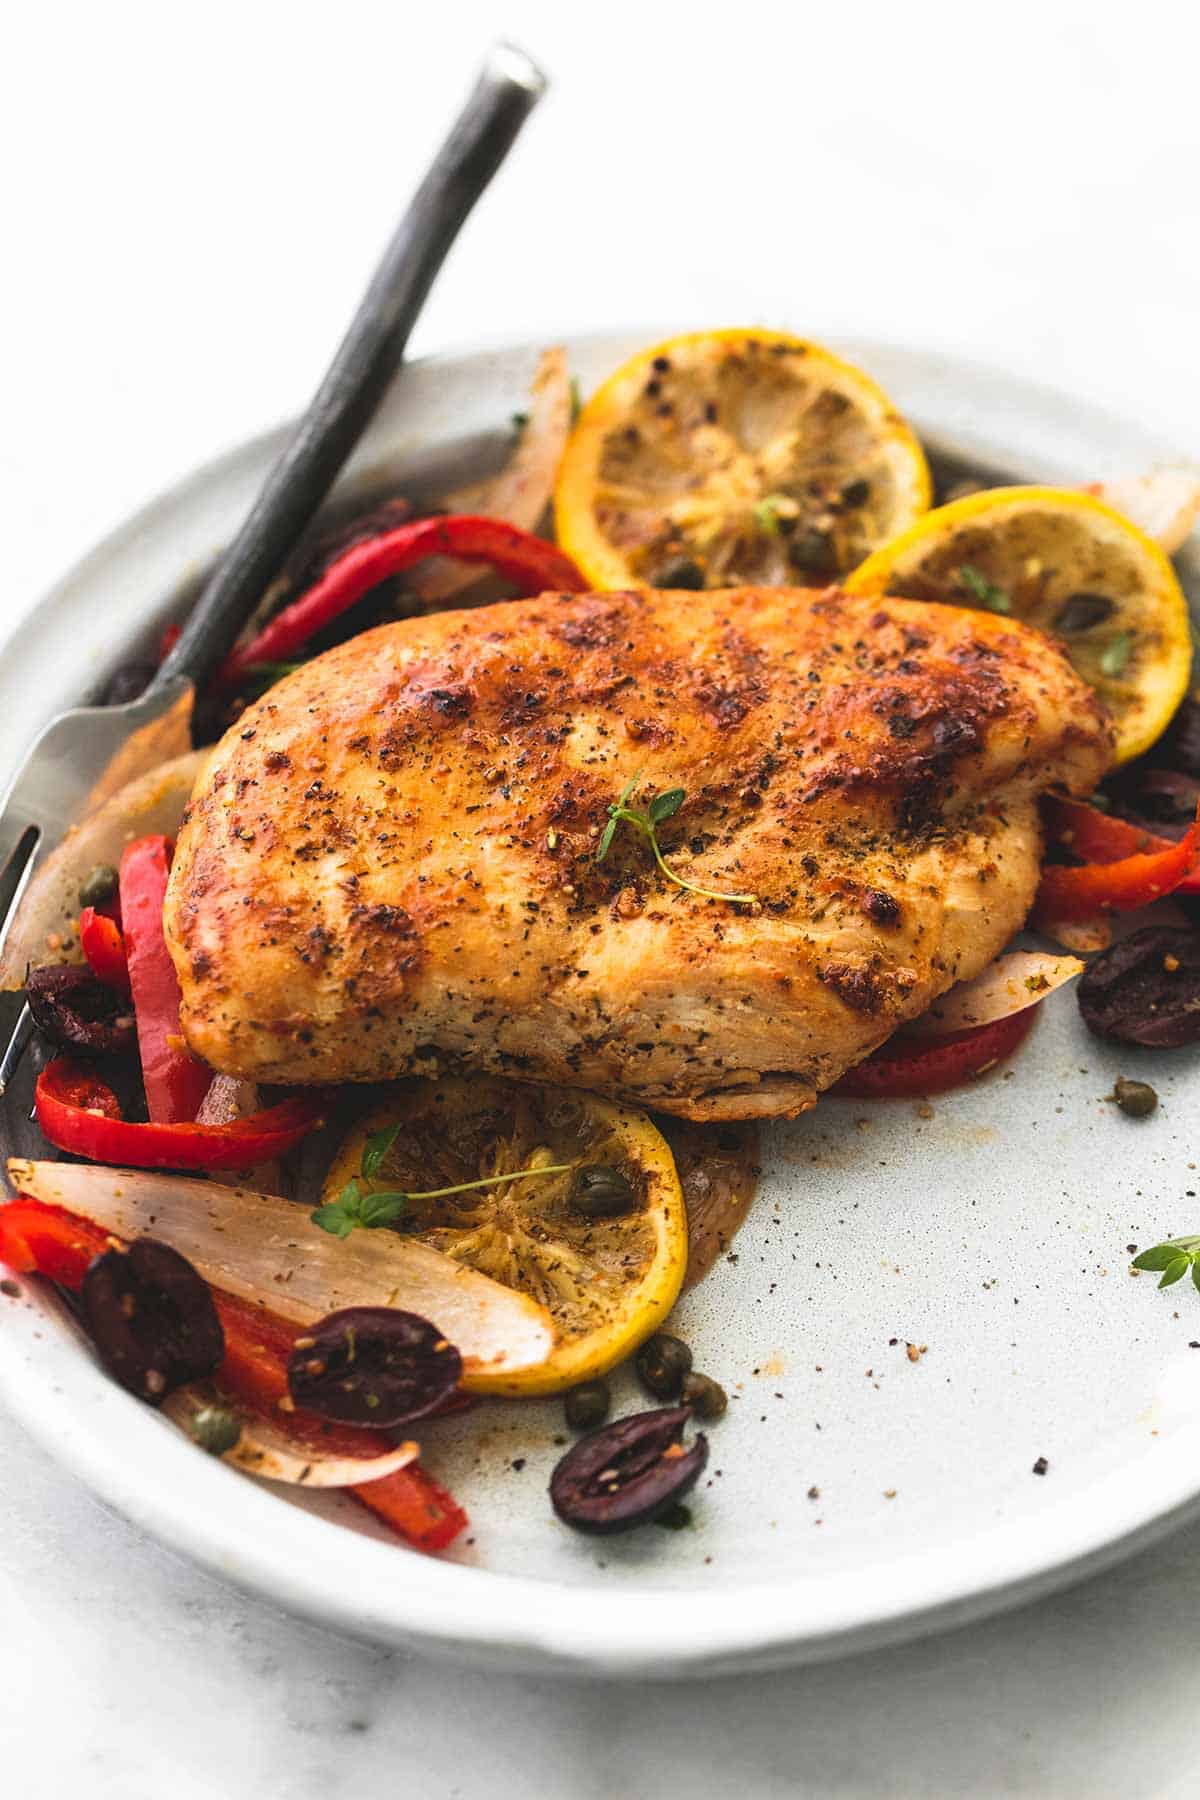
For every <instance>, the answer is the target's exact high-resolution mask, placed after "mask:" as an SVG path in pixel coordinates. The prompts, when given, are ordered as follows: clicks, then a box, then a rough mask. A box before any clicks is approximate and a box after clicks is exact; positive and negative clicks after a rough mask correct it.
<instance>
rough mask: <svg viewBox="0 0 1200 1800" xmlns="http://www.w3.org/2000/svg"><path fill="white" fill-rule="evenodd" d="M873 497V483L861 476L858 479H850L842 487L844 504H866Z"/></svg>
mask: <svg viewBox="0 0 1200 1800" xmlns="http://www.w3.org/2000/svg"><path fill="white" fill-rule="evenodd" d="M870 498H871V484H870V482H869V481H864V480H863V479H862V478H861V477H860V478H859V479H858V480H857V481H848V482H847V483H846V485H845V487H844V488H843V489H842V494H841V500H842V505H843V506H851V507H853V506H865V505H866V504H867V501H868V500H869V499H870Z"/></svg>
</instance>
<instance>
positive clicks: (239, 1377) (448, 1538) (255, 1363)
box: [0, 1198, 468, 1551]
mask: <svg viewBox="0 0 1200 1800" xmlns="http://www.w3.org/2000/svg"><path fill="white" fill-rule="evenodd" d="M114 1241H115V1240H114V1239H113V1238H112V1236H111V1235H110V1234H109V1233H108V1232H107V1231H105V1230H104V1229H103V1227H102V1226H99V1225H94V1224H93V1223H92V1222H91V1220H90V1219H83V1218H80V1217H79V1216H78V1215H77V1214H75V1213H69V1212H66V1211H64V1210H63V1209H62V1208H61V1207H57V1206H46V1205H45V1204H43V1202H41V1201H40V1200H27V1199H24V1198H22V1199H17V1200H11V1201H9V1202H8V1204H7V1205H0V1262H3V1263H7V1265H8V1267H9V1268H10V1269H13V1270H14V1271H15V1272H16V1273H17V1274H32V1273H35V1272H36V1273H37V1274H39V1275H45V1276H47V1277H48V1278H49V1279H50V1280H51V1281H57V1282H60V1283H61V1285H62V1286H63V1287H66V1288H70V1289H72V1290H73V1291H74V1290H78V1288H79V1287H80V1285H81V1283H82V1281H83V1277H84V1275H85V1274H86V1272H87V1269H88V1265H89V1264H90V1263H91V1262H92V1261H93V1259H94V1258H95V1257H97V1256H100V1255H101V1254H102V1253H103V1252H104V1251H105V1250H107V1249H109V1248H110V1247H111V1245H112V1244H113V1242H114ZM213 1298H214V1300H215V1301H216V1306H217V1312H218V1314H219V1315H220V1319H221V1328H222V1330H223V1331H224V1334H225V1360H224V1362H223V1363H222V1364H221V1367H220V1369H219V1370H218V1373H217V1383H218V1386H220V1387H223V1388H224V1389H225V1391H226V1392H227V1393H229V1394H231V1395H232V1396H233V1397H234V1398H235V1399H237V1400H240V1401H241V1402H242V1403H243V1404H244V1405H246V1406H249V1407H251V1408H252V1409H253V1410H254V1411H256V1412H259V1413H262V1414H263V1416H264V1417H266V1418H269V1419H270V1420H271V1421H272V1423H273V1424H274V1425H276V1426H277V1427H278V1428H279V1429H281V1430H283V1431H286V1432H287V1433H288V1434H289V1436H293V1437H295V1438H296V1439H297V1440H298V1441H299V1442H301V1443H307V1444H308V1445H309V1446H310V1447H312V1448H318V1447H320V1448H323V1449H325V1450H327V1451H332V1452H335V1453H338V1454H344V1455H346V1456H370V1455H378V1454H379V1452H380V1451H381V1450H382V1449H384V1448H385V1447H386V1446H387V1443H388V1440H387V1439H386V1438H384V1437H383V1436H381V1435H380V1434H379V1433H377V1432H373V1431H367V1430H359V1429H358V1428H357V1427H355V1426H350V1425H333V1424H331V1423H330V1422H329V1421H328V1420H326V1419H321V1418H319V1417H318V1416H317V1415H316V1414H315V1413H305V1412H303V1411H302V1410H301V1409H300V1408H295V1409H288V1408H283V1407H281V1406H280V1401H281V1400H285V1399H287V1397H288V1386H287V1359H288V1357H289V1355H290V1354H291V1350H292V1346H293V1343H294V1341H295V1339H296V1337H297V1336H298V1335H299V1328H298V1327H296V1326H294V1325H290V1324H288V1322H287V1321H286V1320H284V1319H280V1318H277V1317H276V1316H275V1315H274V1314H272V1313H268V1312H265V1311H262V1310H260V1309H259V1308H257V1307H254V1306H250V1305H249V1304H247V1302H246V1301H244V1300H237V1299H234V1297H233V1296H232V1295H230V1294H222V1293H219V1292H215V1291H214V1294H213ZM349 1491H350V1492H351V1493H352V1494H353V1495H354V1496H355V1498H356V1499H358V1500H360V1501H361V1502H362V1503H363V1505H364V1506H367V1507H369V1508H370V1510H371V1511H372V1512H374V1513H377V1514H378V1515H379V1517H380V1518H382V1519H384V1520H385V1521H386V1522H387V1523H388V1524H389V1525H390V1526H391V1527H392V1528H393V1530H394V1531H396V1532H397V1533H398V1534H399V1535H400V1536H401V1537H403V1538H405V1539H406V1540H407V1541H408V1542H409V1543H410V1544H413V1545H415V1546H416V1547H417V1548H418V1549H421V1550H430V1551H432V1550H444V1549H445V1548H446V1546H447V1545H448V1544H451V1543H453V1541H454V1539H455V1538H456V1537H457V1536H458V1534H459V1533H460V1532H461V1531H462V1530H463V1529H464V1528H465V1527H466V1525H467V1523H468V1519H467V1515H466V1513H465V1512H464V1511H463V1510H462V1508H461V1507H460V1506H459V1505H458V1503H457V1501H456V1500H455V1499H454V1498H453V1496H452V1495H451V1494H448V1493H447V1492H446V1490H445V1489H444V1488H442V1487H441V1486H439V1484H438V1483H437V1482H436V1481H434V1479H433V1477H432V1476H431V1475H429V1474H428V1473H427V1471H426V1470H424V1469H423V1468H421V1466H420V1464H419V1463H413V1464H411V1465H410V1466H409V1467H408V1468H407V1469H398V1470H397V1471H396V1472H395V1474H392V1475H385V1476H384V1477H383V1478H382V1480H380V1481H366V1482H363V1483H362V1485H361V1486H359V1487H354V1488H351V1489H350V1490H349Z"/></svg>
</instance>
